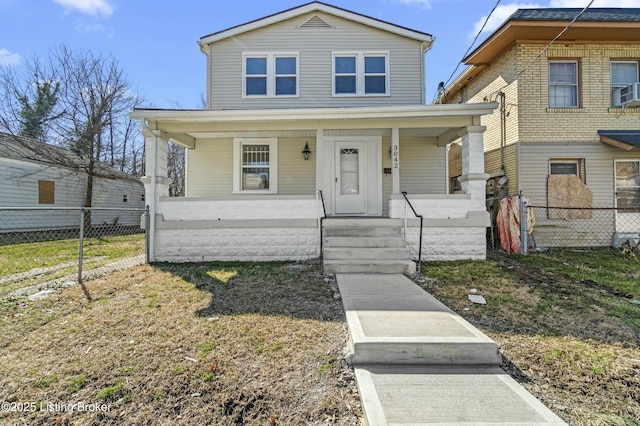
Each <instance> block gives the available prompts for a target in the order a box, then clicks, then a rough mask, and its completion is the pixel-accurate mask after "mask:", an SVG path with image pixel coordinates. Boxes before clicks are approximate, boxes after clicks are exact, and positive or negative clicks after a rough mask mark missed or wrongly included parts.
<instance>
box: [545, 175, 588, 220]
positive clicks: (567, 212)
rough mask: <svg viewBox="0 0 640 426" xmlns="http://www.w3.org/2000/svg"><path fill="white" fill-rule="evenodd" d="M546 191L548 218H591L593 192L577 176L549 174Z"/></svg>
mask: <svg viewBox="0 0 640 426" xmlns="http://www.w3.org/2000/svg"><path fill="white" fill-rule="evenodd" d="M547 191H548V193H547V200H548V203H549V207H550V208H549V219H591V215H592V211H591V209H592V207H593V194H592V192H591V190H590V189H589V188H587V186H586V185H585V184H584V183H583V182H582V181H581V180H580V178H578V176H576V175H574V174H557V175H549V180H548V188H547ZM561 207H566V208H561Z"/></svg>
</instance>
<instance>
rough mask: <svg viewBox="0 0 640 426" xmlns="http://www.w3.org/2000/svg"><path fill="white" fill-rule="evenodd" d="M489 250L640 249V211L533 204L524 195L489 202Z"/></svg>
mask: <svg viewBox="0 0 640 426" xmlns="http://www.w3.org/2000/svg"><path fill="white" fill-rule="evenodd" d="M487 207H488V209H489V212H490V213H491V227H490V228H489V229H488V231H487V248H488V249H489V250H503V251H507V252H510V253H521V254H527V253H528V252H529V251H530V250H539V251H544V250H547V249H549V248H571V247H574V248H575V247H615V248H622V249H632V250H636V251H637V250H638V247H640V208H616V207H611V206H600V207H564V206H563V207H558V206H547V205H540V204H533V203H532V204H529V202H528V200H527V198H526V197H525V196H523V195H522V194H518V195H512V196H505V197H500V198H491V199H488V200H487Z"/></svg>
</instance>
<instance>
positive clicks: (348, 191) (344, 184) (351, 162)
mask: <svg viewBox="0 0 640 426" xmlns="http://www.w3.org/2000/svg"><path fill="white" fill-rule="evenodd" d="M335 148H336V149H335V154H336V159H335V164H336V176H335V181H336V189H335V212H336V214H364V213H366V193H367V191H366V182H365V180H366V174H365V164H366V163H365V159H366V157H365V152H364V142H336V147H335Z"/></svg>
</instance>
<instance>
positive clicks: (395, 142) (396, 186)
mask: <svg viewBox="0 0 640 426" xmlns="http://www.w3.org/2000/svg"><path fill="white" fill-rule="evenodd" d="M391 180H392V182H393V191H392V193H393V194H400V129H399V128H397V127H394V128H393V129H391Z"/></svg>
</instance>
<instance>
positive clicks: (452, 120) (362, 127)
mask: <svg viewBox="0 0 640 426" xmlns="http://www.w3.org/2000/svg"><path fill="white" fill-rule="evenodd" d="M497 106H498V105H497V104H496V103H478V104H447V105H417V106H416V105H413V106H385V107H356V108H295V109H261V110H175V109H135V110H134V111H132V112H131V113H129V116H130V117H131V118H133V119H139V120H140V121H141V122H142V125H143V127H145V128H146V129H147V130H150V131H154V132H155V133H156V134H157V135H159V136H160V137H162V138H163V139H167V140H171V141H172V142H175V143H178V144H180V145H183V146H185V147H187V148H194V147H195V140H196V139H198V138H221V137H240V136H244V137H251V136H253V135H256V136H257V135H258V134H259V135H264V134H265V133H267V134H270V135H271V136H278V135H280V136H314V135H315V134H316V131H317V130H318V129H323V130H328V131H349V130H356V129H357V130H358V131H360V132H369V134H373V133H375V134H385V133H384V132H389V131H390V129H391V128H400V129H402V130H401V134H406V135H415V136H418V135H419V136H428V137H434V138H437V139H438V143H439V144H440V143H442V144H446V143H449V142H451V141H453V140H455V139H457V138H458V132H459V131H460V130H462V129H463V128H465V127H468V126H479V125H480V117H481V116H482V115H486V114H490V113H492V112H493V110H494V109H496V108H497ZM158 132H159V133H158Z"/></svg>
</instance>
